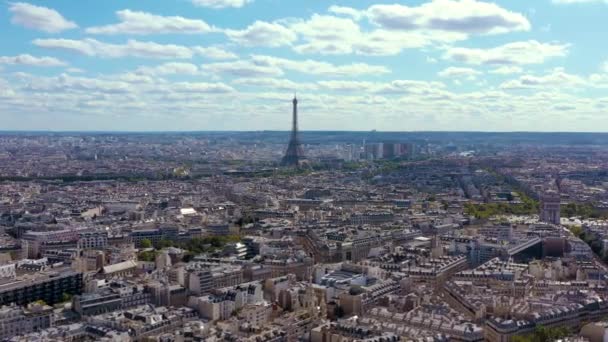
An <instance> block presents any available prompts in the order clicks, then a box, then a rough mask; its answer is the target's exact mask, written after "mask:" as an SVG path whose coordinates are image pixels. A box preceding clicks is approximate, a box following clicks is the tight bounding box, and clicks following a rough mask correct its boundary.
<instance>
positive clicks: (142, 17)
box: [86, 9, 213, 35]
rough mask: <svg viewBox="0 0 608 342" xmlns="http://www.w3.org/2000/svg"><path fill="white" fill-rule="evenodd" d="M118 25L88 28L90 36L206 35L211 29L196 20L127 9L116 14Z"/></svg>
mask: <svg viewBox="0 0 608 342" xmlns="http://www.w3.org/2000/svg"><path fill="white" fill-rule="evenodd" d="M116 15H117V16H118V19H120V23H118V24H112V25H105V26H96V27H89V28H87V29H86V32H87V33H90V34H140V35H145V34H160V33H207V32H211V31H212V30H213V28H212V27H211V26H209V25H208V24H207V23H206V22H204V21H202V20H198V19H187V18H183V17H178V16H168V17H165V16H160V15H155V14H150V13H146V12H139V11H131V10H128V9H125V10H122V11H118V12H116Z"/></svg>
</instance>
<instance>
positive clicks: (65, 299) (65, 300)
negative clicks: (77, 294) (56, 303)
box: [61, 292, 72, 302]
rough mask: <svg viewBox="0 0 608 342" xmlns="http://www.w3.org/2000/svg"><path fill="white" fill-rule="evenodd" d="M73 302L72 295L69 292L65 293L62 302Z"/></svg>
mask: <svg viewBox="0 0 608 342" xmlns="http://www.w3.org/2000/svg"><path fill="white" fill-rule="evenodd" d="M71 300H72V295H71V294H69V293H67V292H64V293H63V295H62V296H61V301H62V302H69V301H71Z"/></svg>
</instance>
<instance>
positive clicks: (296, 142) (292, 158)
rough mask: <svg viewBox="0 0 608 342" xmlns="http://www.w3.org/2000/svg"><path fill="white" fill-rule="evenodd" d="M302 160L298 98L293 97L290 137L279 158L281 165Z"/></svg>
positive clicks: (289, 164)
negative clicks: (283, 152) (280, 158)
mask: <svg viewBox="0 0 608 342" xmlns="http://www.w3.org/2000/svg"><path fill="white" fill-rule="evenodd" d="M302 160H304V152H302V146H301V145H300V136H299V133H298V99H297V98H296V97H295V96H294V97H293V122H292V126H291V138H290V139H289V145H287V151H285V156H284V157H283V160H281V165H283V166H296V167H297V166H299V165H300V162H301V161H302Z"/></svg>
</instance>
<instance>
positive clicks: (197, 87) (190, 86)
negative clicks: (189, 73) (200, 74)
mask: <svg viewBox="0 0 608 342" xmlns="http://www.w3.org/2000/svg"><path fill="white" fill-rule="evenodd" d="M170 91H172V92H177V93H232V92H234V91H235V90H234V88H232V87H231V86H229V85H226V84H224V83H207V82H177V83H173V84H171V86H170Z"/></svg>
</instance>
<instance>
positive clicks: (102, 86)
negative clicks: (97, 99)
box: [24, 74, 131, 94]
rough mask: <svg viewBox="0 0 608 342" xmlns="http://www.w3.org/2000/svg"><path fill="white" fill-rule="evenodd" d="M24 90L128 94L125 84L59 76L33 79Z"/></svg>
mask: <svg viewBox="0 0 608 342" xmlns="http://www.w3.org/2000/svg"><path fill="white" fill-rule="evenodd" d="M24 90H26V91H31V92H64V91H76V92H99V93H108V94H116V93H128V92H130V91H131V90H130V87H129V84H128V83H126V82H120V81H113V80H101V79H96V78H88V77H74V76H71V75H68V74H61V75H60V76H56V77H35V78H31V80H30V81H29V82H28V83H27V84H26V86H25V87H24Z"/></svg>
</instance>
